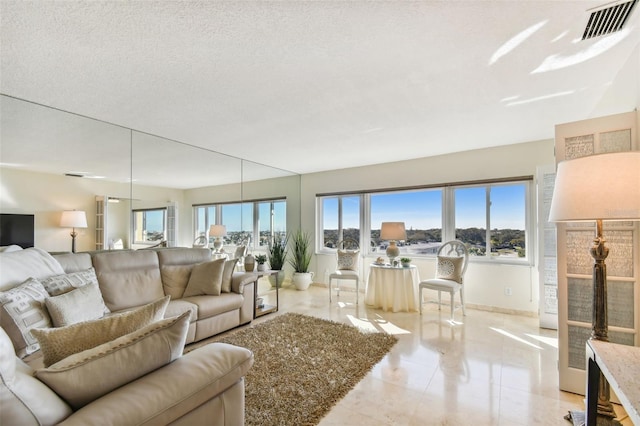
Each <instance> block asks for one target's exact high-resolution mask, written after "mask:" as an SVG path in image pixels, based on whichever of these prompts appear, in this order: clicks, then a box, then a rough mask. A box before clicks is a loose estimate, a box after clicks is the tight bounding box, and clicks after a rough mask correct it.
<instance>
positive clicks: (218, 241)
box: [213, 237, 222, 253]
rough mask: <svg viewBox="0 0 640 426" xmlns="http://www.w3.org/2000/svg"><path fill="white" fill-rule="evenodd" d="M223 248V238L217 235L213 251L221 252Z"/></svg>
mask: <svg viewBox="0 0 640 426" xmlns="http://www.w3.org/2000/svg"><path fill="white" fill-rule="evenodd" d="M221 248H222V238H220V237H216V239H215V240H213V252H214V253H220V249H221Z"/></svg>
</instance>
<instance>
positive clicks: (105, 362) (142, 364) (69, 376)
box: [36, 312, 190, 410]
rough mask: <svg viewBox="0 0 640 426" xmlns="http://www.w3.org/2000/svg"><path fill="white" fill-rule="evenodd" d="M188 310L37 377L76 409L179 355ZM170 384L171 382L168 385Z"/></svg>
mask: <svg viewBox="0 0 640 426" xmlns="http://www.w3.org/2000/svg"><path fill="white" fill-rule="evenodd" d="M189 315H190V312H184V313H183V314H182V315H180V316H178V317H173V318H168V319H165V320H161V321H158V322H155V323H153V324H149V325H148V326H146V327H143V328H141V329H139V330H137V331H134V332H133V333H130V334H127V335H125V336H122V337H119V338H117V339H115V340H113V341H111V342H108V343H105V344H102V345H100V346H96V347H95V348H92V349H88V350H86V351H83V352H80V353H77V354H74V355H71V356H69V357H67V358H65V359H63V360H62V361H59V362H57V363H55V364H53V365H51V366H50V367H48V368H44V369H40V370H36V377H37V378H38V379H40V380H41V381H43V382H44V383H45V384H47V385H48V386H49V387H50V388H51V389H53V390H54V391H55V392H56V393H57V394H58V395H60V396H61V397H62V399H64V400H65V401H67V403H68V404H69V405H70V406H71V407H72V408H73V409H74V410H78V409H80V408H82V407H83V406H85V405H87V404H88V403H90V402H91V401H94V400H95V399H97V398H100V397H101V396H103V395H106V394H107V393H109V392H111V391H112V390H114V389H116V388H119V387H120V386H123V385H126V384H127V383H130V382H132V381H133V380H136V379H137V378H139V377H141V376H144V375H145V374H148V373H150V372H152V371H154V370H156V369H158V368H160V367H162V366H164V365H166V364H168V363H170V362H171V361H173V360H175V359H176V358H178V357H180V356H181V355H182V351H183V349H184V344H185V341H186V338H187V331H188V330H189ZM168 385H169V386H171V384H168Z"/></svg>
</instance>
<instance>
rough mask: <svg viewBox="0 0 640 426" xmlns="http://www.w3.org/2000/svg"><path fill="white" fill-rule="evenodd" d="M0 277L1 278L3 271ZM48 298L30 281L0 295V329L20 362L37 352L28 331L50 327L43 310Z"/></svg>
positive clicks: (40, 285)
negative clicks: (7, 338)
mask: <svg viewBox="0 0 640 426" xmlns="http://www.w3.org/2000/svg"><path fill="white" fill-rule="evenodd" d="M24 251H26V250H23V252H24ZM2 273H3V274H4V270H3V271H2ZM0 275H1V274H0ZM48 296H49V294H48V293H47V291H46V290H45V289H44V287H43V286H42V284H40V282H39V281H38V280H36V279H34V278H29V279H28V280H26V281H25V282H23V283H22V284H20V285H19V286H17V287H14V288H12V289H11V290H7V291H3V292H0V326H2V328H3V329H4V330H5V331H6V332H7V334H8V335H9V337H10V338H11V342H12V343H13V347H14V348H15V351H16V354H17V355H18V356H19V357H20V358H24V357H25V356H26V355H28V354H31V353H33V352H35V351H37V350H38V349H39V348H40V346H39V345H38V341H37V340H36V338H35V337H34V336H33V335H32V334H31V329H32V328H34V327H51V319H50V318H49V314H48V313H47V311H46V309H45V307H44V301H45V299H46V298H47V297H48Z"/></svg>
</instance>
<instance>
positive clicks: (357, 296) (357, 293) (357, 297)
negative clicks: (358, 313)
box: [356, 279, 360, 305]
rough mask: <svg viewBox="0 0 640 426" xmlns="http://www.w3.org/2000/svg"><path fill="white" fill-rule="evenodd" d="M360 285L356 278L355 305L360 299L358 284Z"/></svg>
mask: <svg viewBox="0 0 640 426" xmlns="http://www.w3.org/2000/svg"><path fill="white" fill-rule="evenodd" d="M359 285H360V280H359V279H358V280H356V305H357V304H358V302H359V301H360V291H359V290H358V286H359Z"/></svg>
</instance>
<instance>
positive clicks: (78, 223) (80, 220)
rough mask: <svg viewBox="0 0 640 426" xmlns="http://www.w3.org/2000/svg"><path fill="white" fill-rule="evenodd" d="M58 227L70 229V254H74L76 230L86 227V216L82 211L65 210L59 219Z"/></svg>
mask: <svg viewBox="0 0 640 426" xmlns="http://www.w3.org/2000/svg"><path fill="white" fill-rule="evenodd" d="M60 226H61V227H63V228H71V234H70V235H71V252H72V253H75V252H76V237H77V236H78V233H77V232H76V228H86V227H87V215H86V214H85V212H83V211H82V210H67V211H63V212H62V217H61V218H60Z"/></svg>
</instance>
